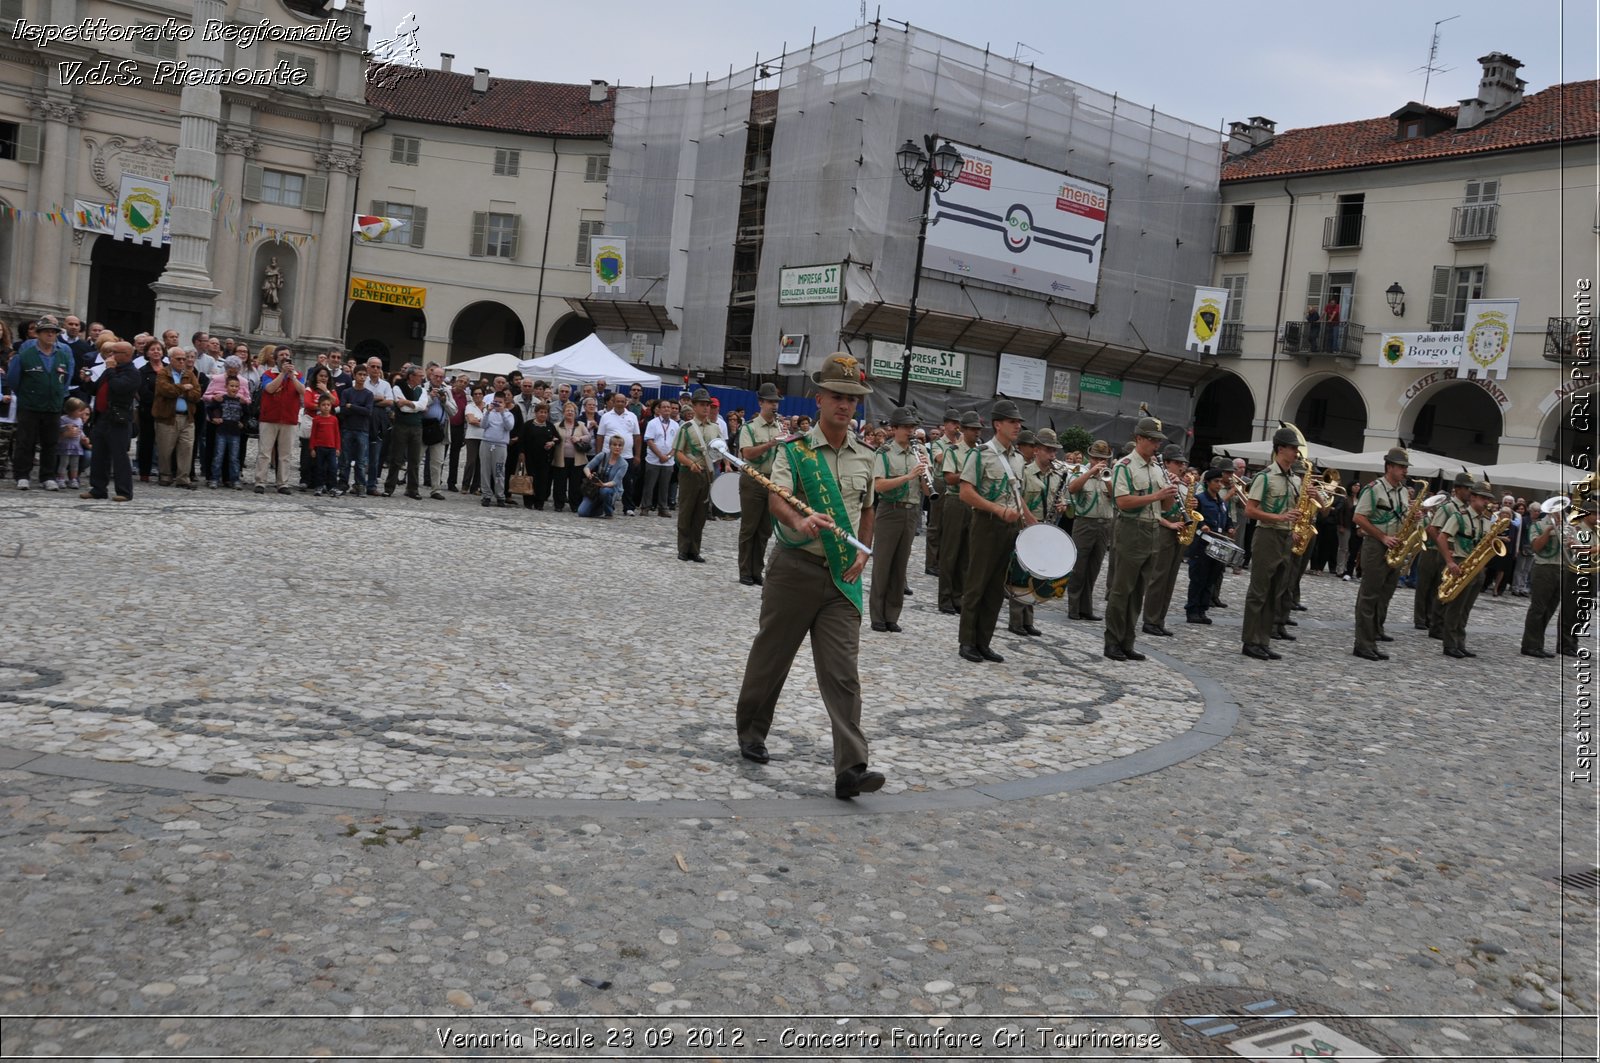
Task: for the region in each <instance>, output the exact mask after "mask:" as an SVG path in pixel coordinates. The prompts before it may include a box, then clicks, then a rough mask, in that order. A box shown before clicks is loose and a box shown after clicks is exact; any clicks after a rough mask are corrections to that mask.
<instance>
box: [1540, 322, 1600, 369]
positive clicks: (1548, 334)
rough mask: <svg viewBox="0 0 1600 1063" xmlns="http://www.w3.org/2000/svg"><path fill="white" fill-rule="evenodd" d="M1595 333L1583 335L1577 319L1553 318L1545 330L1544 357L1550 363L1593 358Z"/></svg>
mask: <svg viewBox="0 0 1600 1063" xmlns="http://www.w3.org/2000/svg"><path fill="white" fill-rule="evenodd" d="M1580 341H1581V344H1582V345H1581V346H1580ZM1593 350H1594V333H1593V332H1592V331H1591V332H1590V333H1589V334H1587V335H1581V334H1580V333H1579V331H1578V319H1577V318H1575V317H1552V318H1550V319H1549V320H1548V322H1547V323H1546V324H1545V328H1544V356H1545V360H1546V361H1550V362H1571V361H1575V360H1579V359H1582V360H1584V361H1587V360H1588V359H1590V358H1591V357H1593Z"/></svg>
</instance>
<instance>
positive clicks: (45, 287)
mask: <svg viewBox="0 0 1600 1063" xmlns="http://www.w3.org/2000/svg"><path fill="white" fill-rule="evenodd" d="M28 113H29V114H30V115H31V116H32V118H33V120H34V121H35V122H37V123H38V124H39V125H40V126H42V127H43V134H44V136H43V144H44V153H43V156H42V158H41V159H40V164H39V167H38V170H39V173H38V178H39V183H38V186H37V197H36V199H35V202H34V204H33V208H32V209H34V210H41V211H45V210H53V209H55V207H57V206H60V207H61V208H62V209H64V210H70V209H71V207H72V188H73V187H74V184H73V183H69V182H68V180H67V158H68V154H69V152H68V148H69V147H70V143H71V140H72V136H73V132H72V130H73V127H74V126H76V125H77V124H78V123H79V122H80V121H82V119H83V108H81V107H79V106H78V105H77V104H75V103H73V102H72V101H71V100H62V99H51V98H49V97H34V98H32V99H30V100H29V101H28ZM17 228H18V230H19V231H21V232H29V231H30V230H31V232H32V237H31V240H30V243H31V245H32V246H31V250H30V252H29V255H28V257H27V258H25V259H22V260H21V261H23V262H25V263H26V269H25V273H24V275H25V276H26V277H27V278H28V281H27V285H26V291H27V295H26V299H27V302H28V303H29V305H30V306H32V307H35V308H37V309H41V310H54V311H58V312H64V311H66V309H67V297H66V294H67V293H66V292H64V291H62V290H61V277H62V272H61V266H62V263H63V262H65V261H66V255H67V241H68V240H69V239H71V234H72V228H71V226H69V225H67V224H65V223H63V224H61V225H52V224H50V223H49V222H34V223H32V224H30V225H25V226H18V227H17Z"/></svg>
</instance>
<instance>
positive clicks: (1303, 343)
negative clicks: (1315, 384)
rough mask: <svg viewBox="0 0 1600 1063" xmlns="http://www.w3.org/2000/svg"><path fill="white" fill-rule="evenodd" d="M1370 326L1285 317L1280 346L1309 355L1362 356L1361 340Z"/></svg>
mask: <svg viewBox="0 0 1600 1063" xmlns="http://www.w3.org/2000/svg"><path fill="white" fill-rule="evenodd" d="M1366 334H1367V330H1366V329H1365V328H1363V327H1362V326H1361V325H1358V324H1356V323H1355V322H1353V321H1341V322H1338V323H1337V324H1333V325H1330V324H1327V323H1326V322H1322V321H1285V322H1284V323H1283V332H1282V334H1281V335H1280V336H1279V342H1278V350H1279V351H1280V352H1282V353H1283V354H1300V355H1305V356H1306V357H1308V358H1315V357H1333V358H1360V357H1361V342H1362V340H1363V339H1365V338H1366Z"/></svg>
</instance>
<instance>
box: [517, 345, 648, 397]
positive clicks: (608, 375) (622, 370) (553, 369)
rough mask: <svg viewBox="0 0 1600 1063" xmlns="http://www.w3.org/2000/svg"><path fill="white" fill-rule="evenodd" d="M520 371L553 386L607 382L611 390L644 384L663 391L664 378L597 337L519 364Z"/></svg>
mask: <svg viewBox="0 0 1600 1063" xmlns="http://www.w3.org/2000/svg"><path fill="white" fill-rule="evenodd" d="M517 368H519V369H521V370H522V375H523V376H528V375H529V374H537V375H538V376H540V377H542V378H545V379H548V380H549V381H550V382H551V383H553V384H589V383H593V382H594V381H596V380H602V379H603V380H605V382H606V383H607V384H610V385H612V386H614V387H615V386H619V385H620V386H622V387H624V388H625V387H627V386H628V385H629V384H643V385H644V386H645V387H660V386H661V378H660V377H658V376H656V375H655V374H654V373H646V372H645V371H644V370H642V369H635V368H634V367H633V366H631V365H629V364H628V363H627V362H624V361H623V360H622V359H621V358H619V357H617V355H616V354H615V353H614V352H613V351H612V350H611V348H610V347H607V346H606V345H605V344H604V343H601V342H600V338H599V337H598V336H593V335H590V336H585V337H584V338H583V339H581V340H579V341H578V342H577V343H574V344H573V345H572V346H571V347H567V348H566V349H564V350H559V351H553V352H551V353H550V354H546V355H542V356H540V357H538V358H530V359H528V360H527V361H524V362H520V363H518V365H517Z"/></svg>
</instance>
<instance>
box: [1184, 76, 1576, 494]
mask: <svg viewBox="0 0 1600 1063" xmlns="http://www.w3.org/2000/svg"><path fill="white" fill-rule="evenodd" d="M1481 62H1482V63H1483V67H1484V76H1483V82H1482V83H1480V85H1479V90H1478V94H1477V95H1476V96H1475V97H1473V98H1471V99H1468V100H1466V101H1463V103H1462V105H1461V106H1460V107H1457V108H1447V109H1434V108H1428V107H1424V106H1422V105H1419V104H1408V105H1407V106H1406V107H1403V108H1401V109H1400V110H1398V111H1396V112H1395V113H1394V114H1393V115H1390V116H1389V117H1387V118H1382V119H1372V120H1368V121H1363V122H1352V123H1345V124H1341V125H1334V126H1324V127H1319V128H1316V129H1304V130H1292V131H1288V132H1286V133H1283V134H1276V132H1275V131H1274V130H1273V129H1272V126H1271V123H1270V122H1268V121H1267V120H1265V119H1260V118H1256V119H1251V120H1250V121H1248V122H1240V123H1235V124H1234V127H1233V138H1232V142H1231V149H1232V153H1233V157H1232V158H1230V160H1229V161H1228V162H1227V163H1226V164H1225V167H1224V172H1223V181H1222V186H1221V192H1222V203H1223V209H1222V216H1221V222H1222V225H1221V229H1220V232H1219V236H1218V242H1217V255H1216V259H1215V266H1214V273H1213V278H1212V279H1213V283H1214V284H1215V285H1216V286H1218V287H1221V288H1224V289H1226V290H1227V291H1228V292H1229V303H1228V306H1227V309H1226V312H1225V315H1224V316H1225V321H1224V326H1223V331H1222V335H1221V342H1220V345H1219V353H1218V355H1217V356H1216V358H1215V366H1216V368H1217V369H1218V371H1219V372H1220V373H1221V374H1222V375H1221V376H1220V377H1219V378H1217V379H1215V380H1213V381H1211V382H1210V383H1209V384H1208V385H1207V387H1206V388H1205V389H1204V390H1203V391H1202V392H1201V393H1200V394H1199V396H1198V400H1197V409H1196V423H1195V431H1196V442H1197V443H1199V444H1202V445H1215V444H1220V443H1225V442H1232V441H1237V440H1240V439H1246V438H1254V439H1261V438H1265V437H1266V436H1268V435H1270V432H1271V429H1273V428H1276V427H1277V424H1278V422H1279V421H1280V420H1283V421H1292V422H1294V423H1295V424H1297V425H1298V426H1299V427H1300V428H1301V429H1302V430H1303V431H1304V432H1305V433H1306V435H1307V437H1308V438H1310V439H1312V440H1313V441H1317V442H1322V443H1325V444H1327V445H1330V446H1334V447H1339V448H1342V449H1346V450H1356V451H1370V450H1381V449H1384V448H1387V447H1389V446H1393V445H1395V443H1396V441H1400V442H1402V443H1404V444H1405V445H1408V446H1415V447H1418V448H1421V449H1423V450H1427V451H1430V452H1433V453H1437V454H1442V455H1446V456H1449V457H1453V458H1457V459H1459V460H1461V461H1462V463H1463V464H1465V465H1468V466H1469V467H1474V468H1476V467H1480V466H1486V465H1492V464H1496V463H1499V462H1513V461H1532V460H1539V459H1543V458H1549V457H1553V456H1555V455H1556V453H1557V451H1558V450H1561V451H1562V452H1563V454H1565V455H1566V456H1568V457H1570V453H1569V448H1567V447H1566V446H1565V444H1564V443H1563V444H1561V445H1559V446H1558V435H1559V433H1560V432H1561V430H1562V428H1563V425H1564V424H1567V423H1568V422H1569V421H1570V406H1571V403H1570V400H1571V399H1572V398H1573V396H1574V394H1575V393H1579V392H1584V393H1586V392H1587V391H1588V390H1591V389H1592V386H1593V380H1592V378H1593V373H1592V366H1591V367H1588V368H1586V367H1585V366H1586V365H1587V363H1583V364H1580V363H1579V362H1578V360H1577V358H1576V357H1575V355H1581V354H1582V353H1583V351H1582V345H1581V344H1579V345H1575V344H1574V342H1573V339H1574V335H1575V327H1576V326H1575V323H1576V320H1577V316H1578V310H1577V309H1576V308H1575V302H1574V297H1575V295H1577V294H1578V289H1579V286H1580V285H1581V284H1582V283H1583V281H1584V279H1585V278H1586V279H1587V280H1588V281H1589V282H1591V283H1592V282H1593V280H1594V279H1595V278H1594V271H1595V260H1596V218H1595V216H1594V206H1593V204H1594V190H1595V188H1596V182H1597V179H1600V174H1597V173H1596V168H1595V153H1594V140H1595V133H1596V125H1595V109H1594V97H1595V85H1594V83H1593V82H1587V83H1579V84H1568V85H1558V86H1555V87H1552V88H1550V89H1547V90H1545V91H1543V92H1540V93H1537V94H1532V95H1527V96H1524V94H1523V91H1522V82H1521V81H1520V79H1518V78H1517V77H1516V70H1517V67H1518V66H1519V65H1520V64H1518V63H1517V61H1516V60H1515V59H1513V58H1511V57H1510V56H1505V55H1501V54H1499V53H1495V54H1492V55H1489V56H1485V57H1484V59H1483V60H1482V61H1481ZM1580 149H1581V150H1580ZM1479 298H1484V299H1518V300H1520V303H1519V307H1518V312H1517V318H1516V330H1515V335H1514V340H1513V344H1512V355H1511V362H1510V369H1509V371H1508V373H1507V375H1506V377H1505V378H1504V379H1489V378H1488V377H1487V376H1486V375H1484V374H1483V373H1482V372H1481V371H1479V370H1476V369H1473V370H1472V372H1470V373H1469V371H1468V369H1467V368H1462V369H1460V370H1449V369H1433V368H1428V369H1422V368H1396V367H1391V366H1388V365H1386V364H1384V361H1383V358H1382V357H1381V353H1382V349H1383V347H1384V345H1385V342H1386V338H1387V337H1389V336H1391V335H1393V334H1394V333H1432V332H1447V331H1459V330H1460V329H1461V328H1462V325H1463V318H1464V315H1465V312H1466V304H1467V302H1468V301H1469V300H1471V299H1479ZM1330 306H1331V307H1332V308H1333V311H1334V312H1333V315H1332V319H1331V320H1330V314H1329V308H1330ZM1467 364H1468V365H1469V366H1470V365H1471V363H1470V362H1469V363H1467ZM1574 372H1577V374H1578V376H1577V377H1576V378H1575V377H1574ZM1568 427H1569V428H1570V424H1568Z"/></svg>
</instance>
